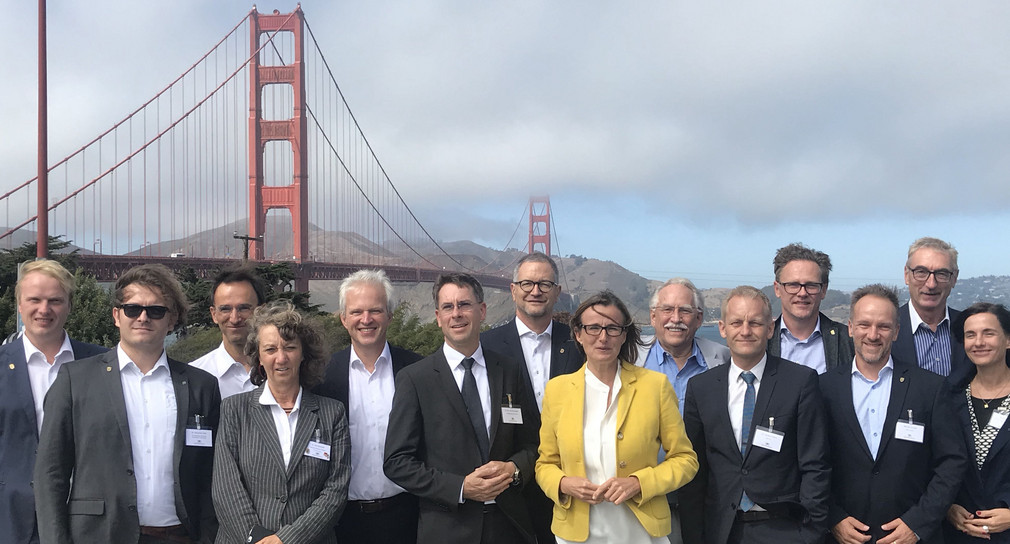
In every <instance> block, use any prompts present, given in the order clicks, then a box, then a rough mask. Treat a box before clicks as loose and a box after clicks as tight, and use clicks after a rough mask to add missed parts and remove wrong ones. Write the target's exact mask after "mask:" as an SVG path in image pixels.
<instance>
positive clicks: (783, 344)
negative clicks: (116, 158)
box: [768, 244, 852, 374]
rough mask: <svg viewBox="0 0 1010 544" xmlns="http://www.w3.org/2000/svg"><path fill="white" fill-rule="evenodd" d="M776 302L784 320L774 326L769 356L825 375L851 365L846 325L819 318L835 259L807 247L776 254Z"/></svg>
mask: <svg viewBox="0 0 1010 544" xmlns="http://www.w3.org/2000/svg"><path fill="white" fill-rule="evenodd" d="M772 265H773V267H774V269H775V283H774V288H775V296H777V297H778V298H779V300H780V301H781V302H782V315H780V316H779V318H778V319H776V320H775V326H774V327H773V329H772V330H773V334H772V338H771V340H769V341H768V354H769V355H774V356H776V357H782V358H783V359H788V360H790V361H792V362H794V363H799V364H801V365H803V366H808V367H810V368H812V369H814V370H816V371H817V373H818V374H823V373H824V372H825V371H828V370H831V369H832V368H834V367H836V366H838V365H848V364H849V363H850V362H851V361H852V340H851V339H850V338H849V330H848V329H847V328H845V325H843V324H841V323H838V322H837V321H832V320H831V319H829V318H828V316H826V315H824V314H823V313H821V312H820V309H821V301H823V300H824V296H825V295H826V294H827V292H828V274H829V273H830V272H831V258H830V257H828V254H827V253H824V252H823V251H817V250H814V249H811V248H809V247H806V246H804V245H803V244H789V245H787V246H785V247H783V248H779V250H778V251H777V252H776V253H775V259H774V260H773V261H772Z"/></svg>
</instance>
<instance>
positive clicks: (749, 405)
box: [740, 372, 757, 512]
mask: <svg viewBox="0 0 1010 544" xmlns="http://www.w3.org/2000/svg"><path fill="white" fill-rule="evenodd" d="M740 377H741V378H743V381H745V382H747V392H746V393H744V395H743V424H742V425H741V426H740V453H741V454H744V455H746V454H747V442H748V441H749V440H750V425H751V422H752V421H754V397H755V396H756V395H755V392H754V379H755V378H757V376H755V375H754V374H752V373H751V372H741V373H740ZM753 507H754V501H752V500H750V497H748V496H747V492H746V491H744V492H743V496H742V497H740V509H741V510H743V511H744V512H746V511H748V510H750V509H751V508H753Z"/></svg>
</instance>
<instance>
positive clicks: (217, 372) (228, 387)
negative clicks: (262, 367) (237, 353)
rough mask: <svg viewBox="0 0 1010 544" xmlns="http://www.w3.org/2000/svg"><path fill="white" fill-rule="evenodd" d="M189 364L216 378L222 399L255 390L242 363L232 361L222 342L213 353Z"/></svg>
mask: <svg viewBox="0 0 1010 544" xmlns="http://www.w3.org/2000/svg"><path fill="white" fill-rule="evenodd" d="M189 364H191V365H193V366H195V367H196V368H199V369H200V370H204V371H206V372H209V373H210V374H211V375H212V376H214V377H215V378H217V385H218V388H219V389H221V398H222V399H225V398H228V397H230V396H232V395H237V394H239V393H245V392H246V391H252V390H253V389H256V386H255V385H253V383H252V381H251V380H250V379H249V372H248V371H246V369H245V367H244V366H242V363H240V362H238V361H236V360H235V359H233V358H232V356H231V355H230V354H229V353H228V350H226V349H224V342H221V345H220V346H218V348H217V349H215V350H214V351H212V352H210V353H208V354H207V355H204V356H203V357H200V358H199V359H197V360H195V361H193V362H192V363H189Z"/></svg>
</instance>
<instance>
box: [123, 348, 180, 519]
mask: <svg viewBox="0 0 1010 544" xmlns="http://www.w3.org/2000/svg"><path fill="white" fill-rule="evenodd" d="M116 355H117V357H118V358H119V379H120V382H121V383H122V385H123V400H125V401H126V419H127V421H128V422H129V424H130V448H131V450H132V451H131V453H132V455H133V470H134V476H135V478H136V480H137V513H138V515H139V517H140V525H142V526H149V527H169V526H172V525H179V523H180V521H179V515H178V513H177V512H176V510H175V466H174V463H173V458H174V452H175V432H176V401H175V388H174V387H173V386H172V373H171V371H170V370H169V368H168V359H167V358H166V357H165V352H164V351H162V352H161V357H160V358H158V362H157V363H155V365H154V368H152V369H151V371H150V372H148V373H147V374H143V373H141V371H140V369H139V368H137V365H136V363H134V362H133V361H132V360H130V357H129V356H128V355H127V354H126V352H124V351H123V348H122V346H119V345H117V346H116Z"/></svg>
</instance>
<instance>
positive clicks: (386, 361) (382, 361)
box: [350, 342, 393, 369]
mask: <svg viewBox="0 0 1010 544" xmlns="http://www.w3.org/2000/svg"><path fill="white" fill-rule="evenodd" d="M392 361H393V356H392V354H390V352H389V342H386V343H385V345H384V346H382V353H380V354H379V358H378V359H376V360H375V368H376V369H378V368H379V367H381V366H386V365H390V364H392ZM355 363H357V364H355ZM350 364H351V366H355V367H361V368H364V367H365V363H363V362H361V357H358V352H356V351H354V346H353V345H352V346H351V363H350Z"/></svg>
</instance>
